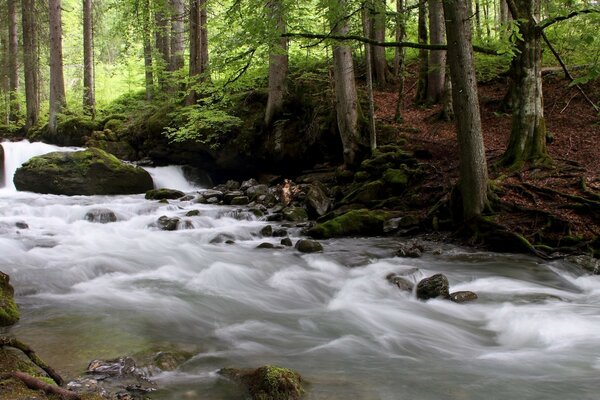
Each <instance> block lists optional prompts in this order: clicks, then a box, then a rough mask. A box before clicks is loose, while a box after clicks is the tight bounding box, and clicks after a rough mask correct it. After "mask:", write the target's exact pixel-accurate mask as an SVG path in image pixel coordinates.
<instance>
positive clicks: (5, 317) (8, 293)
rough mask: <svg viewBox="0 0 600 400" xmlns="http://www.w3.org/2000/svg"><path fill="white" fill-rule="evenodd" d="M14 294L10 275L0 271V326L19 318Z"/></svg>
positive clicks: (15, 321) (12, 322) (7, 324)
mask: <svg viewBox="0 0 600 400" xmlns="http://www.w3.org/2000/svg"><path fill="white" fill-rule="evenodd" d="M14 294H15V290H14V289H13V287H12V286H11V285H10V277H9V276H8V275H6V274H5V273H3V272H1V271H0V326H10V325H14V324H16V323H17V321H18V320H19V309H18V308H17V304H16V303H15V298H14Z"/></svg>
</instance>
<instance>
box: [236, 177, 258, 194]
mask: <svg viewBox="0 0 600 400" xmlns="http://www.w3.org/2000/svg"><path fill="white" fill-rule="evenodd" d="M256 185H258V181H257V180H256V179H254V178H252V179H248V180H247V181H244V182H242V184H241V185H240V188H239V190H241V191H243V192H245V191H246V190H248V189H250V188H251V187H252V186H256Z"/></svg>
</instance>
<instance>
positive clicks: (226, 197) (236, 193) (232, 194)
mask: <svg viewBox="0 0 600 400" xmlns="http://www.w3.org/2000/svg"><path fill="white" fill-rule="evenodd" d="M242 196H244V193H243V192H241V191H239V190H232V191H231V192H227V193H225V195H224V196H223V203H224V204H227V205H231V202H232V201H233V199H235V198H236V197H242Z"/></svg>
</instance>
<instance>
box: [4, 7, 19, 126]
mask: <svg viewBox="0 0 600 400" xmlns="http://www.w3.org/2000/svg"><path fill="white" fill-rule="evenodd" d="M7 8H8V78H9V104H10V107H9V108H10V113H9V119H10V121H12V122H16V121H17V120H18V118H19V110H20V107H19V63H18V59H19V52H18V51H19V37H18V32H17V4H16V0H7Z"/></svg>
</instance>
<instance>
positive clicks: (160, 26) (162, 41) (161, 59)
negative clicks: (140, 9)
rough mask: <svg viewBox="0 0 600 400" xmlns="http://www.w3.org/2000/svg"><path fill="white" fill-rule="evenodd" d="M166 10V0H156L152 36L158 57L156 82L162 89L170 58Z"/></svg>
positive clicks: (164, 84)
mask: <svg viewBox="0 0 600 400" xmlns="http://www.w3.org/2000/svg"><path fill="white" fill-rule="evenodd" d="M168 10H169V8H168V7H167V3H166V0H157V4H156V9H155V12H154V29H155V31H154V37H155V42H156V45H155V46H156V50H157V51H158V57H157V58H155V60H157V61H158V62H156V63H155V64H156V67H157V69H158V71H157V72H158V83H159V86H160V87H161V88H163V89H164V88H165V87H166V74H165V71H166V70H167V69H168V67H169V61H170V60H171V46H170V40H169V20H168V18H167V17H166V14H167V12H168Z"/></svg>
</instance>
